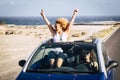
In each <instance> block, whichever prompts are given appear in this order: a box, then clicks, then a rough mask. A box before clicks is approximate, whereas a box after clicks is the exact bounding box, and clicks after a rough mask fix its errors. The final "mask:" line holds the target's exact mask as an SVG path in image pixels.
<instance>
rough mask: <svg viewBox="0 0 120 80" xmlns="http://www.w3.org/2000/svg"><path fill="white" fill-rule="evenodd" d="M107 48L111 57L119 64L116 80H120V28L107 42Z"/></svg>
mask: <svg viewBox="0 0 120 80" xmlns="http://www.w3.org/2000/svg"><path fill="white" fill-rule="evenodd" d="M105 46H106V49H107V52H108V54H109V55H110V57H111V58H112V59H113V60H116V61H118V62H119V66H118V67H117V68H115V80H120V28H118V29H117V30H116V31H115V33H114V34H113V35H112V36H111V37H109V38H108V39H107V40H106V41H105Z"/></svg>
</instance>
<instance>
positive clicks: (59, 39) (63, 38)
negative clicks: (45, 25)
mask: <svg viewBox="0 0 120 80" xmlns="http://www.w3.org/2000/svg"><path fill="white" fill-rule="evenodd" d="M66 41H67V34H66V33H65V32H63V33H62V35H60V34H59V33H56V34H55V35H54V36H53V42H66Z"/></svg>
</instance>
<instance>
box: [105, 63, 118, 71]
mask: <svg viewBox="0 0 120 80" xmlns="http://www.w3.org/2000/svg"><path fill="white" fill-rule="evenodd" d="M118 65H119V64H118V62H117V61H110V62H109V63H108V66H107V71H108V70H110V69H112V68H116V67H118Z"/></svg>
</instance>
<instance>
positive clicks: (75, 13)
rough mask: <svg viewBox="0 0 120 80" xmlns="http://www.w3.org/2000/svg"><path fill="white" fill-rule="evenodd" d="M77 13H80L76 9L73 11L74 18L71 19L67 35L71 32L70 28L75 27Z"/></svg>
mask: <svg viewBox="0 0 120 80" xmlns="http://www.w3.org/2000/svg"><path fill="white" fill-rule="evenodd" d="M77 13H78V9H75V10H74V11H73V15H72V18H71V20H70V22H69V23H68V26H67V29H66V32H67V33H68V32H70V28H71V26H72V25H73V22H74V20H75V18H76V15H77Z"/></svg>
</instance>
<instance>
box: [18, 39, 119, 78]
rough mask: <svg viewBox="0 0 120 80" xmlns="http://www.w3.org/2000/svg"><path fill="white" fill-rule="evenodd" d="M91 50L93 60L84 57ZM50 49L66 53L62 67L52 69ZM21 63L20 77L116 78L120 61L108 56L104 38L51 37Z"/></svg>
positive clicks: (54, 51)
mask: <svg viewBox="0 0 120 80" xmlns="http://www.w3.org/2000/svg"><path fill="white" fill-rule="evenodd" d="M88 51H89V52H90V55H91V57H90V59H89V60H90V62H91V63H90V62H87V61H86V59H85V58H84V55H85V54H88ZM51 52H53V53H56V54H58V53H62V54H64V55H65V59H64V61H63V64H62V66H61V67H53V68H50V58H49V56H50V53H51ZM19 65H20V66H22V67H23V69H22V71H21V72H20V74H19V75H18V77H17V80H114V68H116V67H117V66H118V62H117V61H114V60H112V59H111V58H110V57H109V56H108V54H107V52H106V49H105V47H104V44H103V42H102V40H101V39H98V38H97V39H95V40H93V41H92V42H84V41H74V42H57V43H53V42H52V40H51V39H50V40H48V41H46V42H44V43H42V44H40V45H39V46H38V47H37V48H36V49H35V50H34V51H33V52H32V54H31V55H30V57H29V58H28V60H27V61H25V60H20V61H19Z"/></svg>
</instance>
